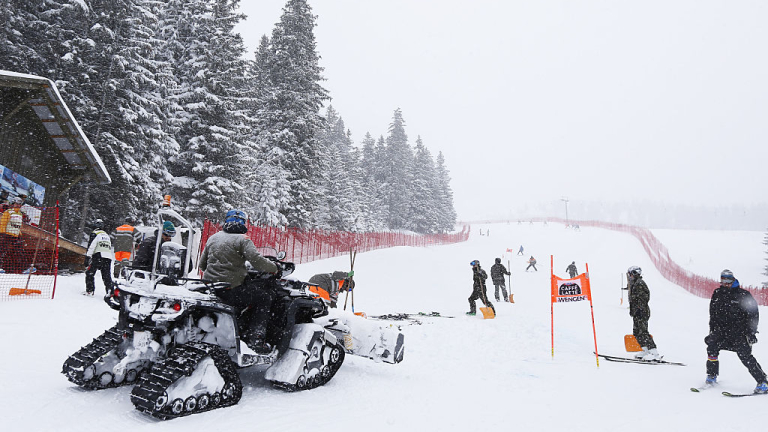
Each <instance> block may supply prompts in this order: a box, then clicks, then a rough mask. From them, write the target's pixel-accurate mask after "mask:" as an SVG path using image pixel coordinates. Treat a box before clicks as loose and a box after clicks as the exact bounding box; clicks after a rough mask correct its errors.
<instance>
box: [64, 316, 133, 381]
mask: <svg viewBox="0 0 768 432" xmlns="http://www.w3.org/2000/svg"><path fill="white" fill-rule="evenodd" d="M122 341H123V336H122V332H121V331H119V330H118V329H117V326H115V327H112V328H111V329H109V330H107V331H105V332H104V333H103V334H102V335H101V336H99V337H97V338H96V339H94V340H93V342H91V343H89V344H88V345H86V346H84V347H82V348H80V349H79V350H78V351H77V352H76V353H74V354H72V355H71V356H69V358H68V359H67V360H66V361H65V362H64V365H63V366H62V368H61V373H63V374H64V375H66V376H67V379H68V380H70V381H71V382H73V383H75V384H77V385H79V386H80V387H83V388H86V389H89V390H96V389H104V388H110V387H119V386H122V385H126V384H133V383H129V382H127V381H128V380H125V379H124V380H123V381H122V382H121V383H120V384H115V382H114V380H112V381H111V382H110V383H109V384H107V385H102V384H101V383H100V382H99V377H98V376H94V377H93V378H91V379H90V380H85V379H83V373H84V372H85V369H86V368H88V367H89V366H91V365H92V364H94V363H95V362H96V361H97V360H98V359H100V358H101V357H102V356H103V355H104V354H107V353H108V352H110V351H111V350H113V349H114V348H116V347H117V346H118V345H120V343H121V342H122Z"/></svg>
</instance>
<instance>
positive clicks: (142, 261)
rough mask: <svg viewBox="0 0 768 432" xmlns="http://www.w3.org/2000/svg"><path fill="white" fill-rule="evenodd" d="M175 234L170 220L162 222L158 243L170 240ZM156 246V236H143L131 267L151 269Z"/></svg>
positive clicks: (174, 228)
mask: <svg viewBox="0 0 768 432" xmlns="http://www.w3.org/2000/svg"><path fill="white" fill-rule="evenodd" d="M175 235H176V227H175V226H174V225H173V222H171V221H165V222H163V231H162V233H161V236H162V237H161V238H160V244H161V245H162V244H163V243H165V242H167V241H170V240H171V239H172V238H173V236H175ZM156 246H157V236H154V235H153V236H149V237H147V238H145V239H144V240H143V241H142V242H141V244H140V245H139V250H138V252H136V259H134V260H133V265H132V266H131V267H133V268H135V269H139V270H146V271H152V264H154V262H155V247H156Z"/></svg>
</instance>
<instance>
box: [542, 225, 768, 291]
mask: <svg viewBox="0 0 768 432" xmlns="http://www.w3.org/2000/svg"><path fill="white" fill-rule="evenodd" d="M546 220H548V221H551V222H560V223H565V220H564V219H559V218H546ZM569 222H570V224H571V225H578V226H591V227H596V228H605V229H610V230H614V231H621V232H625V233H629V234H632V235H633V236H635V238H637V239H638V240H640V244H642V245H643V249H645V252H646V253H647V254H648V257H650V259H651V261H652V262H653V265H654V266H655V267H656V269H657V270H658V271H659V273H661V275H662V276H664V278H665V279H667V280H668V281H670V282H672V283H674V284H676V285H679V286H681V287H682V288H684V289H685V290H686V291H688V292H690V293H692V294H694V295H696V296H699V297H703V298H710V297H712V292H713V291H714V290H715V289H717V288H718V287H719V286H720V281H719V280H715V279H711V278H707V277H704V276H699V275H697V274H694V273H693V272H691V271H688V270H686V269H684V268H682V267H680V266H679V265H678V264H677V263H676V262H674V261H672V259H671V258H670V257H669V251H668V250H667V248H666V246H664V245H663V244H662V243H661V241H659V239H657V238H656V236H654V235H653V234H652V233H651V231H650V230H649V229H646V228H640V227H636V226H632V225H623V224H615V223H608V222H600V221H574V220H570V221H569ZM718 271H719V270H718ZM742 288H743V289H745V290H747V291H749V292H750V293H751V294H752V296H753V297H754V298H755V300H756V301H757V303H758V304H759V305H762V306H768V290H766V289H761V288H760V287H753V286H743V285H742Z"/></svg>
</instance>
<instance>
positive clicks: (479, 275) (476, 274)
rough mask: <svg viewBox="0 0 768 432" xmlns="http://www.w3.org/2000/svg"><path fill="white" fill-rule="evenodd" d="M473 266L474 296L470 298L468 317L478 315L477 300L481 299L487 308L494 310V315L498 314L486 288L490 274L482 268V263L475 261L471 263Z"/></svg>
mask: <svg viewBox="0 0 768 432" xmlns="http://www.w3.org/2000/svg"><path fill="white" fill-rule="evenodd" d="M470 264H471V265H472V295H470V296H469V299H468V300H469V312H467V315H472V316H474V315H477V306H476V305H475V300H477V299H480V300H482V301H483V304H484V305H485V307H489V308H491V309H493V314H494V315H495V314H496V308H494V307H493V303H491V302H490V300H488V292H487V290H486V287H485V280H486V279H488V273H486V272H485V270H483V269H482V268H481V267H480V261H478V260H474V261H472V262H471V263H470Z"/></svg>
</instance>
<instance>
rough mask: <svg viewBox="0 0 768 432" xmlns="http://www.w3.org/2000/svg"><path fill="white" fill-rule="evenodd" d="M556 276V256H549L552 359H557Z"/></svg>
mask: <svg viewBox="0 0 768 432" xmlns="http://www.w3.org/2000/svg"><path fill="white" fill-rule="evenodd" d="M554 276H555V256H554V255H550V256H549V326H550V329H551V330H552V358H555V303H554V302H553V301H552V278H553V277H554Z"/></svg>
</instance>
